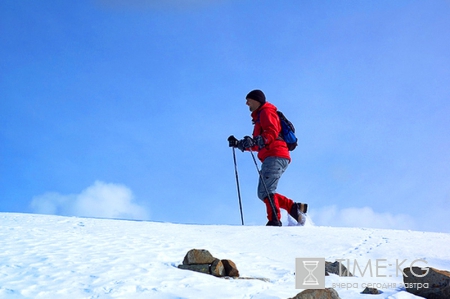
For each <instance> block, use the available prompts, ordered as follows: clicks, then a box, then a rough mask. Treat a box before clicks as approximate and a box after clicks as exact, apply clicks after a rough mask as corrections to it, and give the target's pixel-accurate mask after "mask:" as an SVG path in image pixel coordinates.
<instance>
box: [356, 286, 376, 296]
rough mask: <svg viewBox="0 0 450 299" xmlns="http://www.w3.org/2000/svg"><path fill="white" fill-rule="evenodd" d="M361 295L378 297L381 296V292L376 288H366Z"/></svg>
mask: <svg viewBox="0 0 450 299" xmlns="http://www.w3.org/2000/svg"><path fill="white" fill-rule="evenodd" d="M361 294H370V295H378V294H381V292H380V291H378V289H377V288H369V287H366V288H365V289H364V291H362V292H361Z"/></svg>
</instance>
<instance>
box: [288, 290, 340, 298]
mask: <svg viewBox="0 0 450 299" xmlns="http://www.w3.org/2000/svg"><path fill="white" fill-rule="evenodd" d="M291 299H341V298H340V297H339V294H338V292H336V290H335V289H333V288H327V289H323V290H304V291H303V292H301V293H299V294H297V295H296V296H295V297H293V298H291Z"/></svg>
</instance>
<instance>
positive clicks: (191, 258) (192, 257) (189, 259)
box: [183, 249, 215, 265]
mask: <svg viewBox="0 0 450 299" xmlns="http://www.w3.org/2000/svg"><path fill="white" fill-rule="evenodd" d="M214 260H215V258H214V257H213V256H212V254H211V253H209V251H208V250H205V249H191V250H189V251H188V253H186V256H185V257H184V260H183V265H197V264H212V262H214Z"/></svg>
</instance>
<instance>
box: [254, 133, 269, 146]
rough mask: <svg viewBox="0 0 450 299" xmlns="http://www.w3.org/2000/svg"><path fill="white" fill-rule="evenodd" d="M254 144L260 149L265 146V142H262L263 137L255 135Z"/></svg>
mask: <svg viewBox="0 0 450 299" xmlns="http://www.w3.org/2000/svg"><path fill="white" fill-rule="evenodd" d="M255 144H256V145H257V146H258V148H259V149H262V148H263V147H265V146H266V143H265V142H264V137H262V136H261V135H258V136H256V137H255Z"/></svg>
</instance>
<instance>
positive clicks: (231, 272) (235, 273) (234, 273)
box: [222, 260, 239, 277]
mask: <svg viewBox="0 0 450 299" xmlns="http://www.w3.org/2000/svg"><path fill="white" fill-rule="evenodd" d="M222 264H223V266H224V267H225V275H226V276H230V277H239V270H238V269H237V267H236V264H235V263H234V262H233V261H231V260H222Z"/></svg>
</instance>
